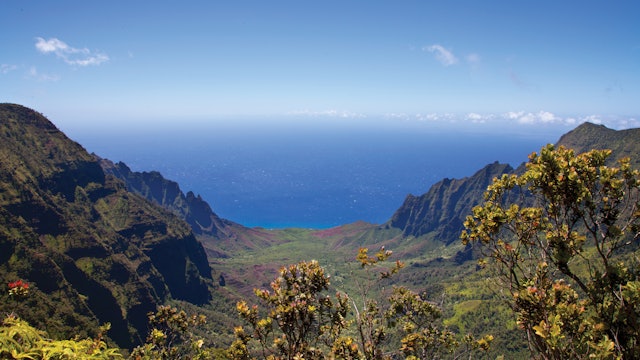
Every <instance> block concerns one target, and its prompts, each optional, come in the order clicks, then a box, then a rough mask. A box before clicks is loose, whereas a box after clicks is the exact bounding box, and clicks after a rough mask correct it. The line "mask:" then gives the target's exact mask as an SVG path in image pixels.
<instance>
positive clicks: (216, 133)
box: [67, 121, 568, 229]
mask: <svg viewBox="0 0 640 360" xmlns="http://www.w3.org/2000/svg"><path fill="white" fill-rule="evenodd" d="M567 130H568V129H557V128H553V129H540V128H532V127H530V128H528V129H522V127H521V126H510V127H498V128H491V129H485V128H483V127H480V126H475V125H474V126H469V125H465V124H462V123H461V124H459V125H453V126H447V127H442V126H440V127H436V126H429V125H428V124H420V125H419V126H418V125H415V126H414V125H407V124H402V125H400V126H395V125H390V124H386V125H385V126H382V125H380V126H365V125H363V124H361V123H359V124H350V125H340V124H339V125H336V124H331V125H304V126H303V125H300V124H296V125H293V126H291V124H288V123H287V124H285V123H278V124H276V125H272V126H271V125H269V126H267V125H264V124H263V125H260V123H258V122H255V123H253V122H241V123H240V124H236V125H233V126H230V125H228V124H226V125H220V124H218V123H216V122H213V123H210V124H207V123H194V124H189V123H188V124H184V123H181V122H178V121H176V122H175V123H173V122H164V123H163V124H162V125H161V126H154V127H146V126H141V127H140V126H139V127H134V128H124V127H117V126H116V127H114V128H108V129H107V128H98V127H95V128H92V129H89V128H85V129H80V130H77V131H75V132H73V133H72V134H70V135H69V136H70V137H72V139H74V140H76V141H78V142H79V143H80V144H82V145H83V146H84V147H85V148H86V149H87V150H88V151H90V152H94V153H96V154H97V155H99V156H101V157H103V158H108V159H110V160H112V161H115V162H117V161H122V162H124V163H126V164H127V165H128V166H129V167H130V168H131V169H132V170H134V171H152V170H155V171H159V172H160V173H161V174H162V175H163V176H164V177H165V178H167V179H170V180H173V181H176V182H177V183H178V184H179V185H180V187H181V189H182V190H183V191H184V192H185V193H186V192H187V191H193V192H194V193H196V194H199V195H200V196H202V198H203V199H204V200H206V201H207V202H208V203H209V205H210V206H211V208H212V209H213V211H214V212H215V213H216V214H218V215H219V216H221V217H223V218H226V219H229V220H232V221H234V222H238V223H240V224H243V225H245V226H249V227H254V226H260V227H264V228H285V227H305V228H318V229H321V228H329V227H333V226H337V225H342V224H347V223H351V222H355V221H358V220H363V221H367V222H371V223H376V224H380V223H384V222H386V221H387V220H389V219H390V218H391V216H392V215H393V213H394V212H395V210H396V209H398V208H399V207H400V205H401V204H402V203H403V201H404V199H405V197H406V196H407V195H408V194H414V195H420V194H423V193H425V192H427V191H428V190H429V187H430V186H431V185H433V184H434V183H436V182H438V181H440V180H442V179H444V178H462V177H466V176H471V175H473V174H474V173H475V172H476V171H478V170H480V169H481V168H482V167H484V166H485V165H487V164H489V163H492V162H495V161H499V162H502V163H509V164H511V165H512V166H514V167H515V166H518V165H519V164H521V163H522V162H524V161H526V160H527V156H528V155H529V154H530V153H531V152H533V151H538V150H539V149H540V148H541V147H542V146H544V145H545V144H547V143H554V142H556V141H557V140H558V138H559V136H560V135H561V134H562V133H563V132H566V131H567ZM67 133H68V132H67Z"/></svg>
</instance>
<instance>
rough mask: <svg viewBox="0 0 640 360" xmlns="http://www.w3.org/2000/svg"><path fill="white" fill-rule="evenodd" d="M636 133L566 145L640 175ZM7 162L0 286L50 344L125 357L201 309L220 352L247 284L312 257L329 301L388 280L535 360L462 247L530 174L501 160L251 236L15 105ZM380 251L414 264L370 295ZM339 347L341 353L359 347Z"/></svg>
mask: <svg viewBox="0 0 640 360" xmlns="http://www.w3.org/2000/svg"><path fill="white" fill-rule="evenodd" d="M638 139H640V131H639V130H638V129H633V130H627V131H613V130H610V129H606V128H604V127H602V126H596V125H592V124H583V125H581V126H580V127H578V128H577V129H575V130H574V131H572V132H570V133H568V134H566V135H565V136H563V137H562V139H561V140H560V143H559V144H561V145H565V146H567V147H572V148H576V149H577V150H578V151H586V150H589V149H591V148H610V149H612V150H613V152H612V155H611V156H610V157H609V158H608V159H607V161H608V163H607V164H611V165H613V164H614V162H611V161H613V160H614V159H618V158H620V157H623V156H628V157H631V165H632V167H635V168H637V165H638V163H639V161H640V160H639V159H640V156H639V154H640V142H639V141H638ZM532 150H535V149H532ZM0 161H1V163H0V281H3V282H4V283H5V284H6V283H9V282H11V281H15V280H16V279H25V280H26V281H28V282H29V283H30V284H32V287H31V289H30V296H29V297H27V298H25V299H24V300H23V301H19V302H18V301H14V300H15V299H11V298H10V297H9V295H8V294H7V293H6V292H4V291H3V292H0V301H1V303H0V313H3V314H4V313H9V312H15V313H17V314H19V315H20V316H21V317H22V318H23V319H24V320H27V321H28V322H29V324H31V325H32V326H35V327H36V328H38V329H43V330H47V332H48V333H49V335H50V336H52V337H54V338H59V339H68V338H71V337H73V335H75V334H78V335H80V337H81V338H87V337H93V338H96V337H97V336H98V334H99V325H100V324H102V323H104V322H110V323H111V330H110V331H109V332H108V333H107V335H108V336H109V338H110V339H111V340H113V341H115V343H116V344H117V345H118V346H121V347H123V348H128V349H131V348H132V347H133V346H134V345H137V344H139V343H141V342H143V341H144V340H145V339H147V334H148V329H149V321H148V319H147V313H148V312H150V311H155V310H156V307H157V306H158V305H161V304H166V303H168V302H169V303H171V304H172V305H174V306H178V307H180V308H181V309H185V310H186V311H187V313H189V314H195V313H201V314H205V315H206V316H207V318H208V321H207V324H198V326H197V327H196V329H194V331H195V332H196V333H197V335H198V336H199V339H205V340H206V346H211V347H227V346H228V345H229V344H231V343H232V342H233V340H234V336H237V334H236V335H234V334H233V328H234V327H235V326H237V325H239V324H242V320H241V319H240V318H239V316H238V314H237V311H236V310H237V309H236V306H235V304H236V302H237V301H239V300H242V299H245V300H246V301H248V302H250V303H253V302H255V295H254V292H253V289H254V288H261V289H269V287H270V282H271V281H272V280H273V279H274V278H276V277H278V276H279V275H280V274H281V273H280V270H279V269H280V267H281V266H285V265H290V264H300V263H301V262H304V261H310V260H312V259H314V260H317V261H318V262H319V264H320V266H322V268H323V272H324V274H327V275H329V276H330V283H329V284H327V291H328V294H331V295H332V296H333V294H335V292H336V291H340V292H342V293H344V294H348V295H349V296H350V297H351V298H352V299H353V300H354V301H356V302H358V303H362V302H363V301H365V299H366V298H373V299H378V302H379V304H380V306H381V307H388V302H386V301H385V300H383V299H387V298H393V296H394V293H393V286H394V285H397V286H404V287H405V288H406V289H408V290H409V291H411V292H409V293H403V294H404V295H406V294H409V295H410V296H407V297H406V298H407V299H410V298H411V296H412V295H411V294H419V296H420V297H419V299H421V300H424V301H428V302H429V304H436V305H438V308H439V309H441V310H442V312H441V314H440V315H439V317H438V318H437V319H432V320H434V321H435V324H436V325H437V329H446V331H449V332H451V333H456V334H459V335H460V336H462V335H464V334H467V333H471V334H474V335H475V336H476V337H478V338H479V337H481V336H484V335H485V334H492V335H493V338H494V340H493V342H492V344H491V350H490V352H489V353H487V357H489V358H494V357H495V356H496V355H498V354H506V355H507V357H509V358H510V357H514V356H520V357H523V358H528V357H529V351H528V350H527V341H526V337H525V333H524V332H521V331H520V330H518V326H517V325H516V320H517V317H516V315H515V314H514V313H513V312H512V311H511V306H510V302H509V301H505V299H504V298H501V297H499V296H496V292H499V291H500V285H501V283H499V282H498V281H497V279H496V277H494V274H493V273H491V272H488V271H486V270H481V269H480V268H478V267H477V265H476V264H477V262H476V260H477V259H478V258H479V256H480V251H479V249H477V248H473V247H471V246H470V245H469V246H465V245H463V244H462V242H461V241H460V239H459V237H460V233H461V232H462V230H463V229H464V226H463V223H464V220H465V218H466V217H467V216H468V215H469V214H471V213H472V209H473V207H474V206H476V205H479V204H481V203H482V202H483V200H484V197H483V194H484V192H485V190H486V189H487V187H488V186H489V185H490V184H491V182H492V179H493V178H494V177H501V176H502V175H503V174H513V175H521V174H523V173H524V172H525V168H524V166H520V167H518V168H517V169H513V168H511V167H510V166H508V165H504V164H499V163H494V164H490V165H487V166H486V167H485V168H483V169H481V170H480V171H478V172H477V173H476V174H474V175H472V176H470V177H468V178H463V179H453V180H452V179H445V180H442V181H441V182H439V183H437V184H435V185H434V186H433V187H432V188H431V189H430V190H429V191H428V192H427V193H426V194H423V195H420V196H412V195H410V196H408V197H407V199H406V200H405V203H404V204H403V205H402V206H401V208H399V209H398V210H397V211H396V213H395V214H393V215H392V216H391V218H390V220H389V221H388V222H387V223H384V224H379V225H376V224H368V223H354V224H348V225H344V226H340V227H337V228H333V229H327V230H320V231H316V230H309V229H285V230H265V229H260V228H254V229H248V228H245V227H243V226H241V225H239V224H236V223H233V222H231V221H228V220H225V219H221V218H219V217H218V216H217V215H215V213H214V212H213V211H212V210H211V208H210V207H209V205H208V204H207V203H206V202H204V201H203V200H202V199H201V198H200V197H199V196H195V194H193V193H191V192H189V193H187V194H186V195H185V194H184V193H183V192H182V191H181V190H180V188H179V186H178V185H177V184H176V183H175V182H172V181H169V180H166V179H164V178H163V177H162V176H161V175H160V174H159V173H157V172H150V173H137V172H132V171H131V170H130V169H129V168H128V167H127V166H126V165H125V164H122V163H118V164H114V163H112V162H110V161H108V160H105V159H100V158H98V157H96V156H95V155H91V154H88V153H87V152H86V151H85V150H84V149H83V148H82V147H81V146H80V145H78V144H77V143H75V142H73V141H71V140H69V139H68V138H66V137H65V136H64V134H62V133H60V132H59V131H58V130H57V129H56V128H55V126H53V125H52V124H51V123H50V122H48V121H47V120H46V119H45V118H44V117H42V116H41V115H40V114H38V113H36V112H34V111H32V110H30V109H27V108H24V107H21V106H18V105H8V104H4V105H0ZM382 246H384V247H385V248H386V249H391V250H393V252H394V258H395V259H399V260H402V261H403V262H404V264H405V267H404V268H403V269H402V270H401V271H400V272H398V273H397V274H395V275H394V276H393V277H391V278H389V279H383V280H380V281H376V282H375V285H369V286H364V284H368V283H369V281H370V277H369V276H368V275H367V273H366V272H363V271H362V269H361V268H360V264H359V263H357V262H356V260H355V258H356V255H357V254H358V251H359V249H360V248H361V247H368V248H371V249H379V248H380V247H382ZM586 246H587V247H586V249H587V250H585V251H586V252H588V251H593V250H590V249H592V248H590V246H591V245H589V244H587V245H586ZM621 251H622V250H621ZM622 252H623V253H624V255H625V256H627V257H629V258H631V257H632V256H631V255H633V254H634V253H633V252H629V250H626V249H625V250H624V251H622ZM207 259H208V261H207ZM363 288H367V289H369V290H367V291H366V294H365V293H364V292H363ZM403 294H399V293H396V294H395V296H396V297H401V296H404V295H403ZM265 296H266V295H265ZM407 301H408V300H407ZM382 310H384V309H382ZM385 311H386V310H385ZM383 312H384V311H383ZM355 316H356V315H355V314H354V313H353V310H350V312H349V313H348V314H347V317H348V318H350V319H351V321H355ZM185 319H187V318H185ZM185 319H183V320H184V321H187V320H185ZM397 320H398V321H403V320H402V318H398V319H397ZM152 325H153V324H152ZM396 330H399V329H397V328H396ZM349 335H351V336H352V337H353V339H357V338H358V337H357V336H355V335H356V334H353V333H351V334H349ZM405 335H406V336H408V334H402V333H401V332H398V331H396V332H395V333H394V334H391V333H390V334H389V336H388V337H387V340H385V341H387V342H388V344H391V343H393V342H395V343H399V341H400V339H401V338H402V337H403V336H405ZM147 340H148V339H147ZM155 340H157V341H160V340H161V339H160V340H159V339H155ZM356 342H357V341H356ZM342 345H344V346H343V348H342V349H343V350H344V351H345V354H346V352H348V351H350V350H349V349H350V346H349V344H347V343H342ZM385 346H387V345H385ZM388 346H392V345H388ZM361 348H362V347H361ZM146 349H147V350H148V351H152V350H153V349H150V348H146ZM153 351H164V350H162V348H161V347H160V348H156V349H155V350H153ZM167 351H170V349H169V350H167ZM218 354H221V352H220V353H218ZM405 354H408V353H405Z"/></svg>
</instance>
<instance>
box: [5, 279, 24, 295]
mask: <svg viewBox="0 0 640 360" xmlns="http://www.w3.org/2000/svg"><path fill="white" fill-rule="evenodd" d="M8 286H9V296H12V297H18V298H22V297H25V296H27V295H28V294H29V283H27V282H25V281H22V280H16V281H12V282H10V283H9V284H8Z"/></svg>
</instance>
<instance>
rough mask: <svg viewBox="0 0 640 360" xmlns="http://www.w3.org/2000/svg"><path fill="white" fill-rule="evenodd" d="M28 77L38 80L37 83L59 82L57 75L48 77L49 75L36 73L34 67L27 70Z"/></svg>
mask: <svg viewBox="0 0 640 360" xmlns="http://www.w3.org/2000/svg"><path fill="white" fill-rule="evenodd" d="M29 76H30V77H32V78H34V79H36V80H38V81H58V80H60V76H58V75H49V74H41V73H39V72H38V70H37V69H36V67H35V66H32V67H31V68H30V69H29Z"/></svg>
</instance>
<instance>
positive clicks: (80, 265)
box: [0, 104, 213, 347]
mask: <svg viewBox="0 0 640 360" xmlns="http://www.w3.org/2000/svg"><path fill="white" fill-rule="evenodd" d="M18 278H19V279H23V280H25V281H27V282H29V283H30V284H31V289H32V290H31V293H30V296H29V297H28V299H25V300H24V301H21V302H15V301H11V299H9V298H8V297H7V294H6V293H4V292H3V293H2V294H0V312H2V313H6V312H11V311H15V312H17V313H19V315H20V316H22V317H24V318H25V319H26V320H28V321H30V322H31V323H32V324H34V325H36V326H38V327H40V328H43V329H46V330H48V331H50V333H52V334H59V335H61V336H66V337H69V336H72V335H73V334H80V335H83V334H91V333H92V332H94V331H95V329H96V327H97V325H98V324H99V323H103V322H110V323H111V324H112V330H111V331H110V332H109V336H110V337H111V338H112V339H113V340H115V341H116V342H117V343H118V345H120V346H123V347H131V346H132V345H134V344H136V343H138V342H140V341H141V340H143V339H144V337H145V334H146V331H147V319H146V314H147V312H149V311H152V310H154V309H155V307H156V305H157V304H160V303H162V302H164V301H166V300H167V299H169V298H174V299H181V300H186V301H189V302H192V303H195V304H203V303H206V302H208V301H209V299H210V298H211V288H212V286H213V281H212V276H211V269H210V267H209V265H208V262H207V258H206V254H205V251H204V248H203V247H202V245H201V244H200V243H199V242H198V241H197V240H196V238H195V236H194V234H193V233H192V231H191V228H190V227H189V226H188V224H186V223H185V222H184V221H182V220H181V219H179V218H178V217H177V216H175V215H174V214H173V213H171V212H169V211H167V210H165V209H163V208H161V207H158V206H156V205H154V204H152V203H151V202H149V201H147V200H145V199H144V198H142V197H141V196H139V195H137V194H134V193H131V192H129V191H127V189H126V187H125V185H124V183H123V182H122V181H120V180H118V179H116V178H115V177H113V176H111V175H106V174H105V173H104V171H103V170H102V168H101V166H100V164H99V161H98V159H97V158H96V157H94V156H93V155H90V154H88V153H87V152H86V151H85V149H84V148H82V146H80V145H79V144H77V143H75V142H74V141H71V140H70V139H69V138H67V137H66V136H65V135H64V134H63V133H62V132H60V131H59V130H58V129H57V128H56V127H55V126H54V125H53V124H52V123H51V122H49V121H48V120H47V119H46V118H45V117H44V116H42V115H41V114H39V113H37V112H35V111H33V110H31V109H28V108H25V107H23V106H20V105H13V104H0V280H1V281H3V282H5V283H7V282H9V281H13V280H15V279H18Z"/></svg>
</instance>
